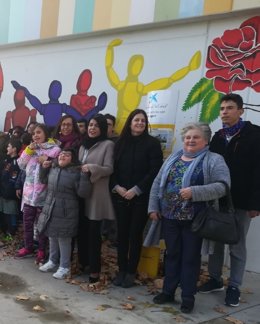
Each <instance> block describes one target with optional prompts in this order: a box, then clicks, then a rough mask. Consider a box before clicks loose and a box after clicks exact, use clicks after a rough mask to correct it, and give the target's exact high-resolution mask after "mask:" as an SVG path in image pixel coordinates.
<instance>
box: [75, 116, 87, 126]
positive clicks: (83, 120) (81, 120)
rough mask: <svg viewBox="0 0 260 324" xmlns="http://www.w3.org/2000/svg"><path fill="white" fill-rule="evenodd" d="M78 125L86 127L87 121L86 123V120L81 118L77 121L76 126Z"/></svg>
mask: <svg viewBox="0 0 260 324" xmlns="http://www.w3.org/2000/svg"><path fill="white" fill-rule="evenodd" d="M78 123H84V124H85V126H87V124H88V121H87V120H86V119H84V118H81V119H79V120H77V124H78Z"/></svg>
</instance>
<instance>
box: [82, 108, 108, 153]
mask: <svg viewBox="0 0 260 324" xmlns="http://www.w3.org/2000/svg"><path fill="white" fill-rule="evenodd" d="M93 119H94V120H95V121H96V122H97V124H98V127H99V129H100V135H99V136H98V137H95V138H90V137H89V136H88V132H87V136H86V137H85V139H84V140H83V142H82V145H83V146H84V147H85V148H87V149H89V148H90V147H92V146H93V145H95V144H96V143H97V142H100V141H104V140H106V139H107V120H106V118H105V116H104V115H102V114H97V115H95V116H93V117H91V118H90V120H89V121H88V126H89V123H90V122H91V120H93Z"/></svg>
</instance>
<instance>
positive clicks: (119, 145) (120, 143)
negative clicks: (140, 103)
mask: <svg viewBox="0 0 260 324" xmlns="http://www.w3.org/2000/svg"><path fill="white" fill-rule="evenodd" d="M138 114H143V115H144V118H145V122H146V125H145V129H144V132H143V135H148V134H149V132H148V123H149V121H148V117H147V114H146V112H145V111H144V110H143V109H139V108H138V109H135V110H133V111H132V112H131V113H130V114H129V116H128V117H127V120H126V122H125V125H124V127H123V130H122V132H121V134H120V136H119V138H118V140H117V142H116V145H115V151H114V152H115V153H114V155H115V159H116V160H117V159H119V157H120V155H121V153H122V151H123V148H124V147H125V146H126V142H127V140H128V139H129V138H131V136H132V133H131V123H132V120H133V119H134V117H135V116H136V115H138Z"/></svg>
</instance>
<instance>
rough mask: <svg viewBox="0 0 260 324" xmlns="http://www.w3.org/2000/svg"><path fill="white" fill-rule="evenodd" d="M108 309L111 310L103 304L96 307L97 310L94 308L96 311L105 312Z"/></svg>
mask: <svg viewBox="0 0 260 324" xmlns="http://www.w3.org/2000/svg"><path fill="white" fill-rule="evenodd" d="M108 308H112V306H110V305H107V304H104V305H98V306H97V308H96V310H98V311H105V310H107V309H108Z"/></svg>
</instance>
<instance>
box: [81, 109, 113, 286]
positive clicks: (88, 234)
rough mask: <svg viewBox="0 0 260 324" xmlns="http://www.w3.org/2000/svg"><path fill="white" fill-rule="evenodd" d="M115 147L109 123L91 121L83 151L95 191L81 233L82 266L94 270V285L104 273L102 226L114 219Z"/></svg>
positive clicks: (99, 117)
mask: <svg viewBox="0 0 260 324" xmlns="http://www.w3.org/2000/svg"><path fill="white" fill-rule="evenodd" d="M113 151H114V143H113V142H112V141H110V140H108V139H107V120H106V118H105V117H104V116H103V115H101V114H98V115H96V116H94V117H92V119H90V121H89V123H88V128H87V137H86V139H85V140H84V142H83V144H82V146H81V147H80V149H79V160H80V161H81V163H82V171H83V172H84V173H88V174H90V181H91V183H92V191H91V195H90V197H89V198H87V199H86V200H85V210H84V216H83V215H81V217H80V224H79V233H78V252H79V262H80V264H81V266H82V267H83V268H84V267H85V266H87V265H89V267H90V277H89V281H90V282H92V283H93V282H97V281H98V280H99V273H100V270H101V224H102V220H103V219H109V220H113V219H114V210H113V205H112V201H111V197H110V193H109V177H110V175H111V174H112V172H113V162H114V161H113Z"/></svg>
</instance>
